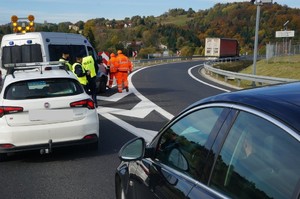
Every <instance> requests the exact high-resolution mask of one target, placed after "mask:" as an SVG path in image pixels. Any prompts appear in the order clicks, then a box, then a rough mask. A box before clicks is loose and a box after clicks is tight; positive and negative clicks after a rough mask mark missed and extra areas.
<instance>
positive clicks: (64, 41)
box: [0, 32, 107, 90]
mask: <svg viewBox="0 0 300 199" xmlns="http://www.w3.org/2000/svg"><path fill="white" fill-rule="evenodd" d="M66 49H67V50H68V52H70V60H69V61H70V63H71V64H73V63H74V62H75V56H76V55H77V54H78V53H79V52H81V53H82V52H85V55H92V56H93V58H94V60H95V63H97V62H98V59H99V57H98V55H97V53H96V51H95V50H94V48H93V46H92V45H91V44H90V42H89V41H88V40H87V38H85V37H84V36H82V35H80V34H74V33H61V32H28V33H14V34H7V35H4V36H3V38H2V41H1V49H0V70H1V71H2V79H3V78H4V76H5V75H6V71H5V70H6V69H7V68H6V67H5V64H11V63H36V62H50V61H58V60H59V59H60V58H61V55H62V51H63V50H66ZM97 68H98V67H97ZM1 71H0V86H1ZM97 81H102V82H104V84H106V81H107V76H103V75H102V76H100V77H99V78H98V80H97ZM103 89H104V90H105V87H104V88H102V90H103ZM0 90H1V87H0Z"/></svg>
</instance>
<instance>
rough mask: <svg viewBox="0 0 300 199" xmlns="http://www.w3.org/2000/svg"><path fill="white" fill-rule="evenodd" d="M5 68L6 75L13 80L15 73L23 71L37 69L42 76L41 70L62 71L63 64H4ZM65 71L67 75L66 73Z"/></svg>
mask: <svg viewBox="0 0 300 199" xmlns="http://www.w3.org/2000/svg"><path fill="white" fill-rule="evenodd" d="M4 66H5V68H6V69H7V73H6V74H11V75H12V76H13V78H15V76H14V72H15V71H25V70H33V69H37V70H39V71H40V72H41V74H43V70H51V69H52V68H57V69H62V67H63V66H64V65H63V62H60V61H50V62H34V63H10V64H4ZM63 68H65V67H63ZM63 70H65V71H66V72H67V73H68V71H67V70H66V69H63Z"/></svg>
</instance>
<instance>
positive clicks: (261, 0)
mask: <svg viewBox="0 0 300 199" xmlns="http://www.w3.org/2000/svg"><path fill="white" fill-rule="evenodd" d="M272 1H273V0H256V22H255V40H254V53H253V69H252V74H253V75H256V62H257V52H258V31H259V21H260V20H259V18H260V6H261V5H263V4H265V3H272ZM251 2H252V3H254V0H251ZM252 86H253V87H255V86H256V85H255V82H252Z"/></svg>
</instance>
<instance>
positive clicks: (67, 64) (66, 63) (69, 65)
mask: <svg viewBox="0 0 300 199" xmlns="http://www.w3.org/2000/svg"><path fill="white" fill-rule="evenodd" d="M58 61H59V62H62V63H63V64H64V65H65V66H67V67H68V70H70V71H72V65H71V64H70V63H69V62H68V61H66V60H65V59H63V58H60V59H59V60H58Z"/></svg>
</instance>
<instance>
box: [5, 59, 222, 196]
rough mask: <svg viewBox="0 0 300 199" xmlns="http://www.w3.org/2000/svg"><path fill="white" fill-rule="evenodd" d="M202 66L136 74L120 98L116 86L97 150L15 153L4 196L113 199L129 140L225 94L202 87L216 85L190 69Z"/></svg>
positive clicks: (103, 108)
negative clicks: (121, 153)
mask: <svg viewBox="0 0 300 199" xmlns="http://www.w3.org/2000/svg"><path fill="white" fill-rule="evenodd" d="M200 63H201V62H200V61H198V62H183V63H175V64H165V65H160V66H154V67H147V68H144V69H141V70H138V71H135V72H134V74H132V75H131V76H130V79H131V81H132V82H133V85H134V87H133V86H131V87H130V92H129V93H126V92H125V93H121V94H119V93H116V89H115V88H114V89H112V90H109V91H108V92H106V93H105V94H103V95H101V96H99V97H98V99H99V100H100V101H99V105H100V107H99V108H98V112H99V115H100V118H99V119H100V142H99V146H100V147H99V150H98V151H91V150H89V149H87V148H86V147H69V148H64V149H60V150H56V151H54V152H53V153H52V154H47V155H40V154H39V153H38V152H26V153H19V154H14V155H12V156H10V157H9V160H8V161H6V162H1V163H0V182H1V183H0V198H1V199H14V198H18V199H22V198H26V199H28V198H30V199H34V198H39V199H42V198H47V199H48V198H58V199H64V198H72V199H73V198H78V199H81V198H84V199H88V198H101V199H114V198H115V196H114V171H115V169H116V167H117V165H118V164H119V159H118V151H119V149H120V148H121V146H122V145H123V144H124V143H125V142H127V141H128V140H130V139H132V138H134V137H135V136H146V137H147V139H148V140H150V139H151V138H152V137H153V136H155V134H156V132H157V131H158V130H159V129H160V128H162V127H163V125H164V124H165V123H166V122H168V120H169V119H170V118H172V117H173V116H174V115H176V114H178V113H179V112H180V111H181V110H182V109H184V108H185V107H187V106H188V105H189V104H191V103H193V102H195V101H197V100H199V99H202V98H204V97H207V96H211V95H215V94H218V93H222V92H224V90H220V89H221V88H220V89H216V88H214V87H211V86H208V85H206V84H203V83H201V81H202V80H203V81H205V82H208V83H210V84H214V85H216V84H215V83H214V82H210V81H208V80H206V79H203V78H202V77H201V76H200V75H199V73H198V69H199V67H195V68H192V67H193V66H195V65H197V64H200ZM192 77H193V78H192ZM195 78H196V79H198V80H196V79H195ZM217 86H220V85H217ZM221 87H222V88H225V87H224V86H221ZM129 132H130V133H129Z"/></svg>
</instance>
